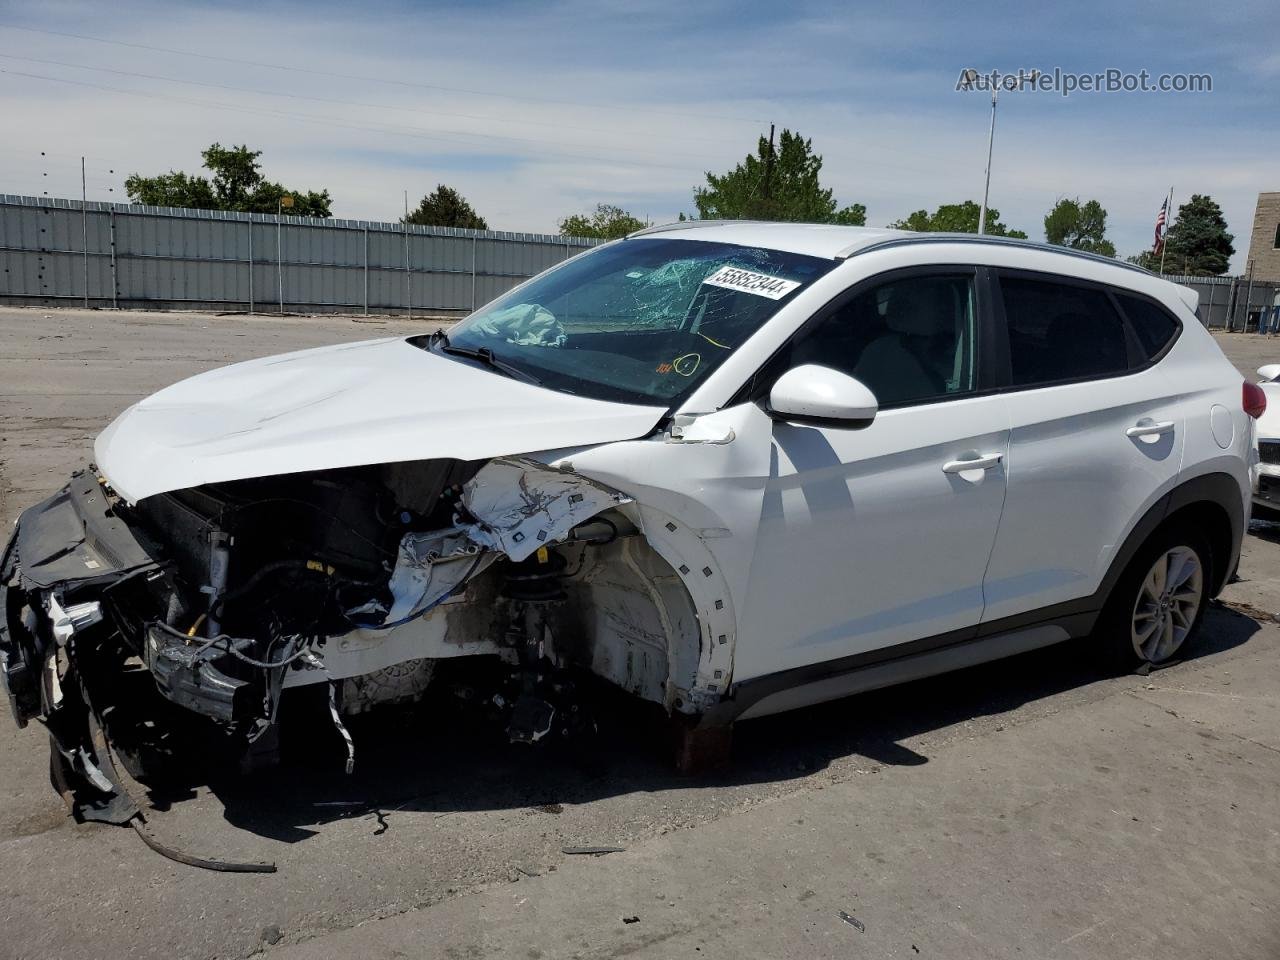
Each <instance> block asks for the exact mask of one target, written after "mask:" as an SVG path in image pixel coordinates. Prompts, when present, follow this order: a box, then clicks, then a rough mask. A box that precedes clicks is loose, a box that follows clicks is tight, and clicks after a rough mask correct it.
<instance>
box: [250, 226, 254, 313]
mask: <svg viewBox="0 0 1280 960" xmlns="http://www.w3.org/2000/svg"><path fill="white" fill-rule="evenodd" d="M249 312H250V313H253V214H252V213H251V214H249Z"/></svg>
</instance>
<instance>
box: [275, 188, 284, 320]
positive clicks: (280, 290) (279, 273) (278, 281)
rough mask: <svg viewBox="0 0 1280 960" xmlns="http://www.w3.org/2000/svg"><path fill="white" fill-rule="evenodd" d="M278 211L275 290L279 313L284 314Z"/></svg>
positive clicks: (282, 261) (278, 218)
mask: <svg viewBox="0 0 1280 960" xmlns="http://www.w3.org/2000/svg"><path fill="white" fill-rule="evenodd" d="M281 249H282V247H281V244H280V211H279V209H277V210H276V288H277V293H278V294H279V296H280V313H281V315H283V314H284V260H282V259H281V253H280V251H281Z"/></svg>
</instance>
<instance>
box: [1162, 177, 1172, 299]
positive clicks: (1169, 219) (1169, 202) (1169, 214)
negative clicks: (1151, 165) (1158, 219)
mask: <svg viewBox="0 0 1280 960" xmlns="http://www.w3.org/2000/svg"><path fill="white" fill-rule="evenodd" d="M1165 203H1166V206H1165V214H1164V234H1165V236H1166V237H1167V236H1168V235H1169V224H1170V223H1172V222H1173V187H1170V188H1169V199H1168V200H1166V201H1165ZM1168 246H1169V244H1167V243H1165V242H1163V241H1161V243H1160V276H1162V277H1163V276H1164V252H1165V250H1166V249H1167V248H1168Z"/></svg>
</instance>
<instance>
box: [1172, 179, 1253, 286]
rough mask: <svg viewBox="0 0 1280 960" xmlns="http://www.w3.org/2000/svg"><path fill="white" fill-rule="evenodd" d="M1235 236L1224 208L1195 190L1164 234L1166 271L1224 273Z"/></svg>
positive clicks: (1212, 274)
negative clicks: (1229, 230) (1224, 213)
mask: <svg viewBox="0 0 1280 960" xmlns="http://www.w3.org/2000/svg"><path fill="white" fill-rule="evenodd" d="M1234 240H1235V237H1234V236H1232V235H1231V234H1230V233H1228V232H1227V221H1226V220H1225V219H1224V218H1223V216H1222V208H1221V207H1220V206H1218V204H1217V203H1216V202H1215V201H1214V200H1213V199H1212V198H1211V197H1208V196H1206V195H1204V194H1200V193H1196V194H1192V196H1191V199H1190V200H1188V201H1187V202H1186V203H1184V204H1183V205H1182V206H1180V207H1179V208H1178V219H1177V220H1176V221H1175V222H1174V224H1173V226H1171V227H1170V228H1169V232H1168V234H1166V236H1165V241H1164V243H1165V251H1164V262H1165V271H1166V272H1167V273H1187V274H1191V275H1192V276H1197V277H1206V276H1219V275H1221V274H1224V273H1226V272H1227V267H1228V265H1229V264H1230V262H1231V256H1232V254H1234V253H1235V252H1236V248H1235V245H1234V243H1233V242H1232V241H1234ZM1156 259H1157V260H1158V259H1159V258H1158V257H1157V258H1156Z"/></svg>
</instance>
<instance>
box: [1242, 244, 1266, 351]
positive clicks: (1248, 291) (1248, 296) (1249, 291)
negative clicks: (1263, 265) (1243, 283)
mask: <svg viewBox="0 0 1280 960" xmlns="http://www.w3.org/2000/svg"><path fill="white" fill-rule="evenodd" d="M1252 301H1253V261H1252V260H1250V261H1249V286H1248V287H1246V288H1245V295H1244V323H1243V324H1241V325H1240V332H1241V333H1248V332H1249V306H1250V304H1251V302H1252ZM1258 332H1259V333H1261V332H1262V331H1261V330H1259V331H1258Z"/></svg>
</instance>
